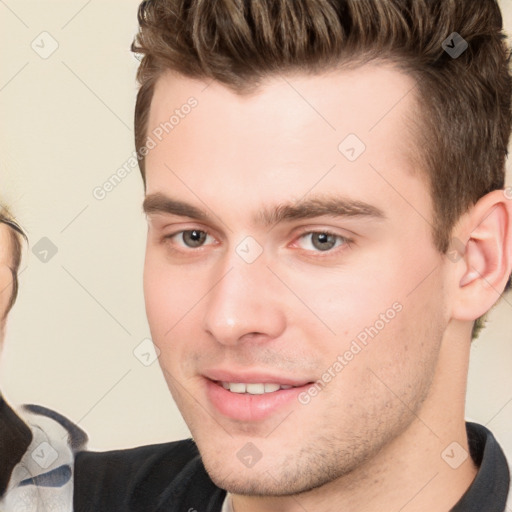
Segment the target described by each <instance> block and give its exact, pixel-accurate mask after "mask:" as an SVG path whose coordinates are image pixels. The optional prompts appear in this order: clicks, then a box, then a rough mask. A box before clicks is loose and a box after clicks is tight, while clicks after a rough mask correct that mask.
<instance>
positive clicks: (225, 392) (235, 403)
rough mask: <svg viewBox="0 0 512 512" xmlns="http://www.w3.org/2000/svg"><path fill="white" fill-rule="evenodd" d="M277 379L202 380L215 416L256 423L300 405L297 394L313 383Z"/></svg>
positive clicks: (231, 377) (205, 378)
mask: <svg viewBox="0 0 512 512" xmlns="http://www.w3.org/2000/svg"><path fill="white" fill-rule="evenodd" d="M247 380H249V382H247ZM279 380H280V379H278V378H276V377H273V378H272V377H271V378H264V377H263V376H254V377H251V378H249V377H247V376H245V378H240V379H237V378H236V377H235V378H233V376H230V377H228V378H227V379H226V380H224V379H223V378H222V379H213V378H210V377H204V384H205V393H206V397H207V401H208V402H209V403H210V404H211V406H212V407H213V410H214V412H215V413H217V414H220V415H222V416H224V417H226V418H229V419H232V420H236V421H240V422H259V421H263V420H266V419H268V418H270V417H272V416H273V415H276V414H277V413H284V412H286V411H287V410H288V409H292V408H293V407H298V406H300V403H299V400H298V396H299V394H300V393H302V392H304V391H306V390H307V389H308V388H309V387H310V386H311V385H312V384H313V382H312V381H302V382H299V381H296V382H293V381H291V379H288V380H287V381H286V382H279Z"/></svg>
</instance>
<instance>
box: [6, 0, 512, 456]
mask: <svg viewBox="0 0 512 512" xmlns="http://www.w3.org/2000/svg"><path fill="white" fill-rule="evenodd" d="M137 5H138V0H117V1H113V0H101V1H100V0H89V1H87V0H65V1H61V0H51V1H50V0H46V1H42V0H33V1H29V0H5V1H2V2H0V20H1V21H0V41H1V45H2V48H3V58H2V66H1V67H0V118H1V120H2V123H1V127H0V155H1V158H0V198H1V200H2V201H4V202H5V203H7V205H9V206H10V207H11V208H12V210H13V212H14V213H15V215H16V216H17V218H18V219H19V220H20V222H21V224H22V225H23V227H24V228H25V230H26V231H27V232H28V235H29V238H30V242H31V246H30V250H29V251H27V253H26V255H25V259H24V262H23V265H22V273H21V287H20V288H21V289H20V297H19V301H18V303H17V305H16V307H15V309H14V311H13V313H12V317H11V319H10V323H9V328H8V333H7V343H6V346H5V348H4V351H3V354H2V357H1V362H0V386H1V389H2V390H3V391H4V394H5V395H6V397H7V398H8V399H9V400H10V401H11V402H12V403H23V402H31V403H38V404H42V405H46V406H47V407H51V408H55V409H56V410H58V411H60V412H61V413H63V414H65V415H67V416H69V417H70V418H71V419H72V420H74V421H75V422H78V423H79V424H80V425H81V426H82V427H83V428H84V429H85V430H86V431H87V432H88V433H89V435H90V438H91V443H90V446H91V447H92V448H93V449H111V448H121V447H128V446H135V445H140V444H147V443H155V442H162V441H166V440H172V439H178V438H182V437H184V436H187V435H188V430H187V428H186V426H185V425H184V423H183V421H182V419H181V417H180V415H179V413H178V411H177V409H176V407H175V406H174V404H173V402H172V399H171V397H170V394H169V392H168V390H167V387H166V385H165V382H164V380H163V378H162V376H161V374H160V370H159V367H158V364H157V363H156V362H155V363H154V364H153V365H151V366H148V367H146V366H144V365H143V364H141V362H139V360H138V359H137V358H136V357H135V356H134V354H133V351H134V349H135V347H137V346H138V345H139V343H141V342H142V340H144V339H145V338H147V337H149V329H148V327H147V322H146V318H145V312H144V303H143V296H142V264H143V256H144V237H145V222H144V218H143V216H142V214H141V210H140V205H141V202H142V197H143V191H142V184H141V180H140V178H139V175H138V171H137V170H134V171H133V172H131V173H130V174H128V176H126V178H125V179H124V180H123V181H122V182H121V183H120V184H119V185H118V186H117V187H116V188H115V189H114V190H112V191H111V192H110V193H109V194H108V195H107V196H106V197H105V198H104V199H102V200H98V199H96V198H95V197H94V195H93V191H94V189H95V188H96V187H98V186H101V185H102V184H103V183H104V182H105V181H106V180H108V178H109V177H110V176H111V175H112V174H113V173H114V172H115V171H116V170H117V169H118V168H119V167H121V166H122V165H123V164H124V163H125V162H126V161H127V160H128V158H129V157H130V156H131V154H132V152H133V142H132V138H133V132H132V116H133V106H134V100H135V94H136V85H135V70H136V66H137V61H136V59H135V58H134V57H133V56H132V55H131V54H130V52H129V45H130V42H131V40H132V38H133V35H134V33H135V31H136V26H137V25H136V12H137ZM503 7H504V9H505V16H506V19H507V27H508V28H509V32H511V33H512V0H504V2H503ZM43 32H46V33H47V34H43V35H40V34H41V33H43ZM57 44H58V48H57V49H56V51H55V52H54V53H53V54H52V55H50V56H48V55H47V53H49V52H50V51H51V50H52V49H53V47H54V46H55V45H57ZM32 45H33V47H34V48H32ZM37 52H39V53H37ZM45 52H46V53H45ZM40 55H42V56H43V57H47V58H42V56H40ZM509 184H512V180H510V179H509ZM45 237H46V238H47V239H48V240H49V241H51V244H50V243H49V242H48V240H46V241H43V242H39V241H40V240H41V239H43V238H45ZM38 242H39V243H41V244H43V246H42V247H43V248H46V249H47V250H49V251H50V252H49V253H48V261H46V262H42V261H40V259H38V257H37V256H36V255H35V254H34V253H33V252H32V249H33V248H34V247H36V244H37V243H38ZM44 244H46V245H44ZM52 248H54V249H53V250H55V249H56V250H57V252H56V254H55V255H54V256H52V257H51V255H52V252H51V251H52ZM511 331H512V297H511V296H509V297H508V298H507V302H503V303H502V304H501V305H500V306H499V307H498V308H497V309H496V310H495V311H494V313H493V314H492V317H491V324H490V326H489V327H488V329H487V330H486V332H485V333H484V334H482V336H481V338H480V339H479V340H478V341H477V342H475V343H474V346H473V353H472V362H471V369H470V377H469V387H468V401H467V417H468V418H469V419H473V420H476V421H478V422H480V423H482V424H485V425H487V426H488V427H489V428H491V429H492V430H493V432H494V433H495V434H496V436H497V437H498V439H499V440H500V442H501V443H502V445H503V446H504V448H505V449H506V451H507V452H508V453H509V454H510V455H509V456H511V457H512V429H511V426H512V372H511V368H512V332H511Z"/></svg>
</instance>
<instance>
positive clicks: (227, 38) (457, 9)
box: [74, 0, 512, 512]
mask: <svg viewBox="0 0 512 512" xmlns="http://www.w3.org/2000/svg"><path fill="white" fill-rule="evenodd" d="M139 23H140V26H141V27H140V33H139V35H138V37H137V40H136V43H135V45H134V51H136V52H137V53H140V54H142V55H143V58H142V61H141V67H140V71H139V79H140V82H141V88H140V92H139V96H138V100H137V106H136V116H135V130H136V144H137V151H138V155H139V157H140V159H141V162H140V163H141V171H142V174H143V178H144V183H145V189H146V198H145V201H144V209H145V212H146V214H147V216H148V221H149V229H148V239H147V252H146V265H145V272H144V282H145V296H146V309H147V314H148V319H149V324H150V327H151V331H152V336H153V341H154V343H155V345H156V346H157V347H158V349H159V351H160V356H159V361H160V365H161V368H162V371H163V373H164V376H165V378H166V381H167V383H168V386H169V389H170V391H171V393H172V395H173V397H174V399H175V400H176V402H177V404H178V406H179V408H180V410H181V412H182V414H183V417H184V418H185V420H186V422H187V424H188V426H189V428H190V430H191V432H192V435H193V440H185V441H180V442H175V443H167V444H159V445H153V446H144V447H139V448H135V449H131V450H115V451H111V452H105V453H93V452H87V451H82V452H80V453H78V455H77V457H76V461H75V480H74V485H75V487H74V489H75V492H74V509H75V510H76V511H78V512H82V511H95V512H97V511H105V512H106V511H108V512H112V511H136V510H137V511H176V512H178V511H179V512H183V511H188V512H192V511H197V512H206V511H210V512H220V511H221V510H222V511H234V512H256V511H257V512H265V511H274V510H279V511H285V512H295V511H304V510H307V511H310V512H335V511H336V512H338V511H340V510H351V511H365V512H377V511H379V512H381V511H382V510H386V511H399V510H401V511H406V512H426V511H432V510H435V511H449V510H451V511H455V512H461V511H464V512H469V511H482V510H485V511H486V512H504V511H505V510H506V500H507V494H508V487H509V483H510V476H509V471H508V468H507V462H506V459H505V457H504V454H503V452H502V450H501V448H500V446H499V445H498V443H497V442H496V440H495V438H494V437H493V435H492V433H491V432H490V431H489V430H487V429H486V428H484V427H483V426H480V425H476V424H473V423H465V421H464V401H465V389H466V380H467V369H468V359H469V348H470V343H471V339H472V336H473V334H475V322H476V321H477V319H481V318H482V317H483V316H484V315H485V313H486V312H487V311H489V309H490V308H491V307H492V306H493V304H494V303H495V302H496V301H497V300H498V299H499V297H500V295H501V293H502V292H503V290H504V289H505V287H506V284H507V281H508V279H509V277H510V273H511V271H512V204H511V201H510V199H509V197H510V194H508V193H505V192H504V190H503V187H504V161H505V155H506V148H507V144H508V140H509V135H510V127H511V108H510V92H511V83H512V80H511V75H510V70H509V67H508V53H509V50H508V49H507V48H506V47H505V45H504V41H503V37H502V36H503V34H502V21H501V16H500V12H499V8H498V6H497V4H496V2H495V1H494V0H482V1H480V2H474V1H473V0H459V1H457V2H454V1H446V0H293V1H291V0H259V1H257V0H252V1H249V0H248V1H245V2H242V1H241V0H229V1H228V0H219V1H216V2H212V1H206V0H188V1H184V0H181V1H180V0H155V1H147V2H143V3H142V5H141V7H140V12H139Z"/></svg>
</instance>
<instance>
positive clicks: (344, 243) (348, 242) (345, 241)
mask: <svg viewBox="0 0 512 512" xmlns="http://www.w3.org/2000/svg"><path fill="white" fill-rule="evenodd" d="M191 231H198V232H199V233H205V234H206V236H207V237H208V236H211V235H210V234H209V233H208V232H207V231H205V230H204V229H194V228H191V229H182V230H180V231H175V232H174V233H170V234H169V235H165V236H164V237H163V241H164V243H166V242H171V241H172V239H173V238H174V237H176V236H178V235H183V233H190V232H191ZM315 234H317V235H319V234H321V235H327V236H332V237H335V238H336V239H337V241H338V240H339V241H341V243H340V244H339V245H335V246H334V247H333V248H332V249H329V250H326V251H320V250H317V251H314V250H308V249H304V251H306V252H313V253H315V254H318V256H315V257H316V258H325V257H328V256H332V255H333V254H336V253H338V252H339V251H340V250H343V248H350V247H351V246H352V243H353V240H352V239H350V238H347V237H345V236H343V235H340V234H339V233H335V232H333V231H329V230H328V229H320V230H316V231H314V230H313V231H304V232H303V233H301V234H299V235H298V236H297V238H296V239H297V240H300V239H303V238H304V237H306V236H308V235H315ZM204 247H205V246H204V245H201V246H199V247H197V248H194V247H187V248H183V247H182V248H180V249H173V250H176V251H177V252H197V251H199V250H201V249H203V248H204Z"/></svg>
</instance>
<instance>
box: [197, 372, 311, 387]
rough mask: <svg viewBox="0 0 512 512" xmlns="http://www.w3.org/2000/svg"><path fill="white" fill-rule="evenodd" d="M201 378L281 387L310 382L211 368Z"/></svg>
mask: <svg viewBox="0 0 512 512" xmlns="http://www.w3.org/2000/svg"><path fill="white" fill-rule="evenodd" d="M203 376H204V377H206V378H207V379H210V380H213V381H217V382H231V383H234V382H243V383H245V384H259V383H262V384H279V385H282V386H295V387H297V386H304V385H305V384H308V383H310V382H312V381H311V380H308V379H300V378H296V377H286V376H283V375H276V373H272V372H255V371H247V370H238V371H233V370H223V369H220V368H216V369H214V368H212V369H210V370H206V371H204V372H203Z"/></svg>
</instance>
